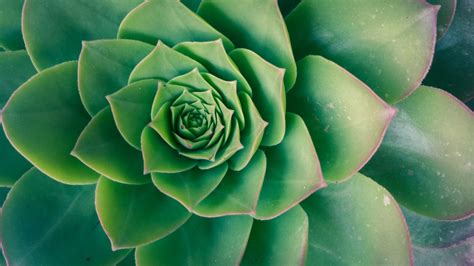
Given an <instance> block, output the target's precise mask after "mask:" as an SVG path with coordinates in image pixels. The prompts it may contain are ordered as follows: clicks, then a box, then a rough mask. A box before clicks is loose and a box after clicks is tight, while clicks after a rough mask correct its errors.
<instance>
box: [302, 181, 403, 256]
mask: <svg viewBox="0 0 474 266" xmlns="http://www.w3.org/2000/svg"><path fill="white" fill-rule="evenodd" d="M302 206H303V208H304V210H305V211H306V213H307V214H308V217H309V248H308V256H307V261H306V263H307V265H315V264H322V265H335V264H336V265H346V264H357V265H411V264H412V263H411V261H412V255H411V245H410V237H409V234H408V228H407V226H406V224H405V220H404V218H403V215H402V213H401V210H400V208H399V207H398V205H397V203H396V202H395V200H394V199H393V197H392V196H391V195H390V193H388V192H387V191H386V190H385V189H384V188H383V187H381V186H379V185H378V184H377V183H375V182H374V181H372V180H370V179H369V178H367V177H365V176H363V175H361V174H356V175H355V176H354V177H352V178H351V179H350V180H349V181H347V182H343V183H339V184H330V185H329V187H328V188H326V189H323V190H320V191H318V192H317V193H315V194H314V195H313V196H311V197H309V198H308V199H307V200H305V201H304V202H303V203H302Z"/></svg>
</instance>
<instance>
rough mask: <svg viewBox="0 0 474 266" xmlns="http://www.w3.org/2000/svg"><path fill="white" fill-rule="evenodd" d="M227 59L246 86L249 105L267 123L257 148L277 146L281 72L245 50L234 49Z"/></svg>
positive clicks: (282, 108)
mask: <svg viewBox="0 0 474 266" xmlns="http://www.w3.org/2000/svg"><path fill="white" fill-rule="evenodd" d="M230 57H231V58H232V59H233V60H234V62H235V63H236V64H237V66H238V67H239V69H240V72H241V73H242V74H243V75H244V77H245V78H246V79H247V80H248V82H249V83H250V86H251V87H252V90H253V97H252V98H253V102H254V103H255V105H256V106H257V109H258V111H259V113H260V114H261V116H262V118H263V119H264V120H265V121H267V122H268V126H267V128H266V129H265V132H264V133H263V139H262V143H261V144H262V145H264V146H273V145H277V144H278V143H280V142H281V140H282V139H283V136H284V135H285V112H286V92H285V84H284V80H283V79H284V74H285V70H284V69H282V68H278V67H275V66H274V65H272V64H270V63H268V62H267V61H265V60H264V59H263V58H261V57H260V56H259V55H257V54H256V53H254V52H252V51H250V50H247V49H235V50H234V51H232V52H231V53H230Z"/></svg>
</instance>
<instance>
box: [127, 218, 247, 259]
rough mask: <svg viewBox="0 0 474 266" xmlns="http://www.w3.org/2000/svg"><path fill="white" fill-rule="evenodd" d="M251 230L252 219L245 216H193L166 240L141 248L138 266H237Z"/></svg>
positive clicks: (138, 253)
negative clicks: (207, 217) (209, 217)
mask: <svg viewBox="0 0 474 266" xmlns="http://www.w3.org/2000/svg"><path fill="white" fill-rule="evenodd" d="M251 228H252V219H251V218H250V217H246V216H226V217H221V218H213V219H206V218H201V217H199V216H193V217H191V219H189V221H188V222H187V223H186V224H184V226H182V227H181V228H180V229H178V230H177V231H176V232H174V233H172V234H171V235H169V236H167V237H165V238H164V239H161V240H159V241H156V242H155V243H153V244H150V245H146V246H141V247H138V248H137V251H136V254H135V256H136V261H137V264H139V265H237V264H238V263H239V262H240V260H241V258H242V254H243V253H244V250H245V247H246V245H247V241H248V237H249V234H250V229H251ZM190 244H191V246H190Z"/></svg>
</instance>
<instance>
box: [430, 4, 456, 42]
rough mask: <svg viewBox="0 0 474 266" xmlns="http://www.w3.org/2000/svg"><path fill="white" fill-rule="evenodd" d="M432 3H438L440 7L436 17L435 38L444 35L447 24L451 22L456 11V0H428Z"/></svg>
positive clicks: (449, 24)
mask: <svg viewBox="0 0 474 266" xmlns="http://www.w3.org/2000/svg"><path fill="white" fill-rule="evenodd" d="M461 1H462V0H461ZM428 2H429V3H430V4H432V5H440V6H441V9H440V10H439V12H438V19H437V27H436V28H437V30H438V32H437V33H436V37H437V39H438V40H439V39H441V38H443V37H444V34H445V33H446V32H447V31H448V29H449V26H451V23H452V22H453V18H454V13H455V12H456V2H457V0H428Z"/></svg>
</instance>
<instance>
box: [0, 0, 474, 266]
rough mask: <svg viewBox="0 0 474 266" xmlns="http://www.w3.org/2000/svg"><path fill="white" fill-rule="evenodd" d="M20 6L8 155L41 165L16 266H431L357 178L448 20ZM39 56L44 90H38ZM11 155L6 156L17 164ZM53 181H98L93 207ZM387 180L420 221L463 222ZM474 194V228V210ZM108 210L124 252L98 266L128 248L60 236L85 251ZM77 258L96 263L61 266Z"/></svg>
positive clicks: (18, 202) (16, 213) (376, 9)
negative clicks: (27, 265)
mask: <svg viewBox="0 0 474 266" xmlns="http://www.w3.org/2000/svg"><path fill="white" fill-rule="evenodd" d="M9 1H16V0H0V15H2V14H4V12H3V11H4V10H5V8H8V9H11V11H12V12H11V13H9V14H13V15H14V14H20V13H22V14H21V15H22V17H21V19H20V18H13V17H10V16H8V17H6V19H4V18H3V16H2V17H1V18H0V46H2V47H3V49H4V50H8V49H14V48H15V47H19V48H21V47H26V48H25V49H26V51H17V52H3V50H0V72H1V71H3V70H6V72H5V73H6V74H5V73H0V77H2V80H0V85H2V86H3V84H7V86H6V90H4V91H2V93H1V94H0V96H2V97H1V98H2V99H0V100H6V99H7V98H9V100H8V103H6V105H5V108H4V110H2V126H3V128H4V131H5V135H6V137H7V138H6V139H5V141H2V147H4V146H6V145H3V144H4V143H5V144H8V143H7V141H9V142H11V146H12V147H14V148H15V149H16V150H18V151H19V152H20V153H21V155H23V156H24V157H25V158H26V159H27V160H28V161H29V162H31V164H32V165H34V166H35V167H36V168H37V169H35V170H31V172H29V173H28V174H26V175H25V176H23V177H21V178H20V181H18V182H17V183H16V185H14V186H13V188H12V190H11V192H10V193H11V195H13V196H12V197H9V198H8V199H7V201H6V204H5V207H4V210H6V211H5V213H7V214H8V217H7V216H5V217H2V224H1V226H0V228H1V230H2V231H3V232H2V235H3V236H6V238H4V239H3V245H4V247H6V248H5V256H6V260H7V261H8V263H9V264H12V265H16V264H22V263H23V262H31V264H35V265H83V264H94V265H95V264H100V262H103V261H106V262H112V263H116V262H117V260H118V259H120V258H122V257H124V256H125V255H126V254H127V253H129V255H128V256H127V259H126V260H125V261H124V262H123V263H126V262H130V261H134V262H135V263H136V264H140V265H161V264H165V265H168V264H169V265H228V264H231V265H235V264H243V265H255V264H259V265H265V264H269V265H275V264H276V265H304V264H305V263H307V261H306V260H308V261H309V263H310V264H312V263H313V262H314V261H316V262H318V261H326V262H334V263H336V264H337V263H344V264H351V263H355V264H357V263H362V262H364V261H365V262H372V263H374V264H410V263H411V261H412V257H411V246H410V241H409V240H410V237H409V235H408V233H407V232H406V228H405V224H404V218H403V216H402V214H401V213H400V212H399V208H398V205H397V203H396V202H395V200H394V198H393V197H391V195H390V194H389V192H388V191H386V190H384V189H383V188H382V187H380V186H379V185H378V184H377V183H375V182H373V181H370V180H369V179H368V178H366V177H364V176H362V175H359V174H356V175H355V176H354V174H355V173H357V172H358V171H359V170H360V169H361V168H362V167H363V166H364V165H365V164H366V163H367V161H368V160H369V159H370V158H371V157H372V155H373V154H374V153H375V152H376V150H377V149H378V147H379V145H380V143H381V142H382V139H383V137H384V135H385V132H386V130H387V128H388V130H389V131H390V130H393V129H391V128H390V127H389V124H390V123H391V121H392V118H393V117H394V116H395V115H396V111H395V109H394V108H392V107H391V106H390V105H388V104H387V103H385V102H384V100H387V101H389V102H396V101H399V100H400V99H401V98H403V97H405V96H406V95H407V94H408V93H410V92H411V91H412V90H413V89H414V88H415V87H416V86H418V83H419V81H420V79H421V78H420V77H422V76H424V75H425V72H426V68H427V65H429V62H430V61H431V57H432V48H433V46H434V39H435V38H434V34H435V31H436V28H435V24H434V23H431V22H433V21H434V18H435V15H436V11H437V9H436V8H434V7H432V6H430V5H428V4H425V3H424V2H423V1H418V0H406V1H389V0H380V1H377V3H375V2H373V1H372V0H357V1H355V0H347V1H340V0H335V1H327V0H302V1H299V0H295V1H288V2H285V1H277V0H258V1H257V0H202V1H200V0H185V1H178V0H150V1H144V2H141V1H140V0H133V1H125V2H123V1H117V0H105V1H99V0H91V1H82V0H68V1H61V2H57V1H55V0H25V1H24V2H25V4H24V7H23V12H20V6H21V5H18V3H17V4H8V5H3V2H6V3H7V2H8V3H10V2H9ZM20 2H22V1H20ZM140 2H141V3H140ZM300 2H301V3H300ZM280 7H282V9H284V10H283V11H280ZM282 13H283V14H285V15H287V17H286V19H284V18H283V16H282ZM71 18H74V19H71ZM341 18H342V19H341ZM341 20H342V22H343V23H341ZM20 21H21V22H22V23H23V25H20V24H19V23H20ZM37 22H40V23H37ZM369 22H371V23H369ZM7 24H8V25H12V28H8V29H3V28H2V25H7ZM287 25H288V29H287ZM40 29H41V30H40ZM18 32H22V35H21V36H20V35H18ZM10 33H15V34H10ZM23 39H24V40H25V41H24V42H23ZM13 44H15V45H13ZM63 44H64V45H63ZM414 51H416V54H415V52H414ZM13 53H14V56H12V55H13ZM313 54H317V55H313ZM293 55H295V56H296V57H297V59H298V60H299V59H300V58H301V60H299V62H296V60H295V58H294V56H293ZM318 55H319V56H318ZM321 55H322V56H325V57H327V58H329V59H330V60H333V61H334V62H333V61H330V60H328V59H326V58H324V57H322V56H321ZM29 56H31V61H32V62H33V63H34V65H35V66H36V68H37V69H38V70H39V73H38V74H36V75H35V76H33V77H32V78H31V79H29V80H27V79H28V77H30V76H31V75H32V74H33V72H34V69H33V67H32V65H31V63H30V58H29ZM5 58H6V59H8V60H3V59H5ZM65 60H77V61H71V62H63V61H65ZM339 65H341V66H342V67H341V66H339ZM12 66H13V67H12ZM21 66H26V67H24V68H22V67H21ZM343 67H344V68H347V69H348V70H349V71H350V73H349V72H348V71H347V70H345V69H344V68H343ZM20 68H21V70H19V69H20ZM12 69H13V71H12ZM9 73H14V74H9ZM3 77H4V78H3ZM3 79H5V80H6V82H3ZM25 80H26V81H25ZM364 82H366V83H367V84H368V85H366V84H365V83H364ZM22 83H24V84H23V85H21V84H22ZM20 85H21V86H20ZM17 86H20V87H19V89H17V90H16V91H15V92H14V93H12V92H13V90H14V89H15V87H17ZM369 86H371V88H369ZM372 89H374V90H375V92H376V93H378V95H377V94H376V93H374V91H372ZM10 94H11V96H10ZM416 95H417V94H414V96H416ZM383 99H384V100H383ZM409 99H410V98H409ZM412 99H413V98H412ZM414 99H415V100H416V99H417V98H414ZM287 102H288V105H287ZM435 102H436V101H433V99H428V103H426V104H427V105H430V104H433V103H435ZM440 102H443V101H440ZM415 103H417V101H415ZM415 103H412V105H413V106H415V107H417V106H418V104H415ZM1 104H2V105H3V102H1ZM407 104H408V105H410V106H411V104H410V101H409V100H406V101H403V102H402V103H401V104H400V106H401V107H403V106H405V105H407ZM415 107H413V108H415ZM420 110H421V112H422V113H425V111H424V109H420ZM420 117H424V116H423V115H420ZM471 118H472V116H469V115H466V116H465V119H464V120H465V121H468V120H469V121H471V120H470V119H471ZM464 120H463V121H464ZM395 121H398V120H395ZM469 121H468V122H469ZM430 128H431V127H428V128H423V130H429V129H430ZM396 129H397V133H400V134H401V135H403V134H405V133H406V132H404V131H403V130H405V129H406V128H401V129H399V128H398V127H397V128H396ZM398 131H400V132H398ZM462 132H468V131H462ZM405 135H406V134H405ZM408 135H409V136H411V135H410V134H408ZM446 135H449V136H454V134H446ZM457 135H458V136H462V135H460V134H459V133H458V134H457ZM465 135H467V134H465ZM389 136H393V133H391V135H390V134H389ZM443 136H444V135H443ZM390 140H391V139H390ZM391 141H392V140H391ZM464 142H466V141H464ZM464 142H463V143H464ZM466 143H467V142H466ZM388 144H390V143H388ZM6 147H7V148H8V150H7V152H4V151H3V150H1V151H0V155H2V156H3V155H4V154H6V155H8V156H9V158H10V155H11V154H13V153H14V152H13V150H12V149H11V148H10V147H9V146H6ZM383 147H387V143H384V144H382V148H383ZM433 147H435V146H433ZM467 149H469V148H467ZM382 151H386V152H389V153H390V152H391V150H390V149H388V150H384V149H382ZM434 154H436V153H434ZM463 154H464V153H463ZM466 154H467V153H466ZM379 156H383V157H384V155H383V154H382V155H379ZM376 157H377V156H376ZM392 157H393V156H392ZM392 157H389V158H392ZM420 157H421V156H420ZM19 158H20V156H19V155H17V156H11V160H9V161H8V162H10V161H11V162H12V165H17V166H19V169H17V170H16V171H7V172H6V174H4V172H2V167H3V165H4V164H0V184H5V185H12V184H13V183H14V182H15V180H16V179H17V178H18V176H19V174H18V173H19V172H20V171H21V170H22V169H24V167H27V166H28V163H27V162H26V161H24V160H23V161H20V160H19ZM395 158H397V159H398V157H396V156H395ZM320 159H321V164H320V161H319V160H320ZM399 161H401V162H395V163H394V164H396V165H403V163H406V162H407V161H409V160H408V159H406V158H400V160H399ZM443 162H446V160H444V161H443ZM467 163H468V161H466V164H467ZM369 166H370V164H369ZM377 166H378V165H377ZM451 166H452V164H451V163H447V164H442V167H443V171H451V172H454V171H453V170H452V167H451ZM38 170H39V171H41V172H43V173H44V174H40V172H38ZM422 173H428V174H429V173H430V172H429V171H424V172H422ZM463 173H464V172H463ZM381 174H382V173H381V171H380V170H379V169H378V167H376V168H374V169H372V171H371V177H373V178H377V180H382V179H381V178H382V177H381ZM45 175H47V176H49V177H51V178H53V179H55V180H56V181H59V182H62V183H67V184H69V185H84V184H91V183H97V184H95V185H94V184H93V185H89V186H87V187H86V186H84V189H86V188H87V189H86V190H87V191H86V192H87V193H83V191H85V190H83V189H82V186H81V187H77V186H66V185H64V184H61V183H59V182H56V181H51V180H49V181H47V182H45V181H43V179H45V178H47V177H46V176H45ZM323 175H324V179H323ZM40 177H41V178H40ZM416 177H417V178H418V177H419V175H417V176H416ZM436 180H437V179H436ZM453 180H456V179H453V178H449V180H446V181H443V182H440V183H442V184H449V182H451V181H453ZM463 180H466V179H463ZM41 182H44V184H45V186H46V188H48V189H49V190H50V191H51V194H49V193H48V192H47V191H45V189H44V188H43V187H42V186H41V184H40V183H41ZM326 182H327V183H329V184H327V183H326ZM381 182H382V181H381ZM469 182H470V181H465V183H467V184H463V185H464V187H466V188H470V187H472V185H470V184H472V183H469ZM339 183H341V184H339ZM384 183H386V184H388V188H389V190H390V191H391V192H393V193H394V195H395V198H396V199H397V200H400V201H401V202H403V203H405V204H406V205H407V207H409V208H410V209H413V210H416V211H419V210H422V211H423V212H425V213H430V214H432V216H433V217H445V216H444V215H441V216H440V212H441V211H442V210H440V209H437V208H433V209H432V210H431V211H432V213H431V212H428V211H426V207H424V206H420V204H417V202H418V201H419V200H420V197H418V198H417V197H415V196H414V197H413V198H406V197H407V196H406V195H410V194H406V193H404V192H403V191H399V190H400V189H398V188H400V187H403V186H396V182H393V183H394V184H395V185H392V182H388V181H385V180H384ZM424 185H425V186H423V187H424V188H425V187H426V188H427V189H431V190H432V191H437V190H433V188H434V187H433V184H430V183H426V182H425V183H424ZM94 186H95V193H91V192H93V191H94V190H93V188H94ZM326 187H328V188H326ZM72 188H76V190H77V189H79V190H78V191H79V192H81V193H79V194H77V195H75V194H74V193H72V194H71V193H69V192H71V191H72V192H74V191H73V190H74V189H72ZM323 188H324V189H325V191H321V192H319V191H318V190H320V189H323ZM394 188H395V189H394ZM453 188H454V189H455V188H457V187H456V186H453V185H449V186H447V189H448V190H449V189H453ZM71 189H72V190H71ZM91 189H92V190H91ZM68 191H69V192H68ZM78 191H76V192H78ZM317 191H318V192H317ZM463 191H464V190H463ZM38 192H39V193H38ZM315 192H316V195H312V194H313V193H315ZM461 194H462V195H457V196H456V198H455V199H459V200H462V202H464V203H465V204H462V205H460V206H458V207H456V208H455V209H456V213H458V212H459V213H463V212H470V211H472V208H470V206H468V205H469V204H467V203H469V202H473V201H472V200H470V199H467V198H468V196H466V195H465V194H466V193H461ZM82 198H87V200H84V201H83V200H82ZM435 198H436V197H429V198H428V199H429V200H426V198H423V197H421V199H424V200H425V202H432V200H433V199H435ZM51 200H56V201H58V202H54V203H51V204H48V203H47V202H49V201H51ZM92 202H94V203H95V212H96V213H97V217H98V219H99V221H98V222H95V225H94V229H93V231H94V232H95V233H97V234H98V235H100V236H101V237H97V238H98V239H101V240H104V239H105V240H106V239H107V238H108V240H110V244H111V249H112V250H114V251H115V250H118V249H121V250H119V251H115V252H98V251H101V250H102V248H104V247H105V248H109V247H108V245H104V244H106V243H102V242H103V241H101V243H100V244H101V246H100V250H98V251H96V250H94V252H91V247H86V248H81V245H85V244H84V243H85V242H87V241H84V239H89V238H81V239H82V241H74V240H73V239H71V241H68V243H67V244H65V243H63V241H62V240H61V239H60V237H58V236H60V235H61V234H65V235H68V236H71V237H77V233H73V234H69V233H68V232H63V231H62V230H63V228H66V229H67V230H70V229H69V228H70V227H72V226H77V224H81V221H82V219H84V216H85V215H84V214H87V216H88V217H95V216H91V215H90V211H92V213H93V214H94V208H91V206H92V205H90V203H92ZM414 202H415V203H414ZM26 203H28V204H26ZM82 203H84V204H85V203H87V204H86V205H87V206H85V205H84V206H83V205H82ZM300 203H301V206H300ZM443 204H446V205H443ZM443 204H440V205H439V206H449V205H450V204H452V202H451V201H445V202H444V203H443ZM26 205H28V206H29V208H34V209H35V212H31V214H34V215H33V216H35V217H43V218H42V219H41V220H42V221H41V223H38V224H36V225H35V226H29V222H30V221H25V220H24V219H23V220H21V219H19V218H21V217H27V218H28V217H33V216H31V215H30V213H29V212H28V210H27V209H25V206H26ZM67 206H70V208H69V207H67ZM365 206H372V207H374V208H365ZM364 208H365V209H364ZM441 209H443V208H441ZM453 209H454V208H453ZM86 210H87V211H86ZM62 212H64V213H65V214H64V216H61V215H60V214H61V213H62ZM50 214H52V215H50ZM380 214H382V215H383V216H384V217H383V219H379V217H378V215H380ZM44 217H47V218H44ZM449 217H451V216H449ZM76 219H77V220H76ZM88 221H89V222H88V223H83V226H81V227H80V229H81V232H83V231H82V230H91V229H90V228H89V227H91V226H90V224H91V223H90V222H91V221H92V220H90V219H89V220H88ZM380 221H390V224H391V226H390V227H387V226H385V225H384V224H382V223H380ZM63 224H64V225H63ZM63 226H65V227H63ZM78 228H79V227H78ZM97 229H100V230H97ZM102 229H103V230H102ZM22 232H28V234H24V233H22ZM45 232H46V233H45ZM48 232H52V233H51V234H52V235H49V233H48ZM103 232H105V234H103ZM30 233H31V236H30ZM51 236H54V237H51ZM94 236H95V235H94ZM53 240H54V241H53ZM64 240H69V238H65V239H64ZM53 242H54V243H53ZM56 242H57V243H56ZM31 243H33V246H32V244H31ZM373 243H385V244H386V245H385V246H386V247H385V248H383V247H380V245H372V244H373ZM58 244H60V245H62V246H64V247H67V248H65V249H64V250H65V251H67V252H68V253H67V254H69V253H71V252H72V251H73V250H75V249H77V250H81V252H80V253H77V254H79V255H80V256H79V255H77V256H76V255H74V256H73V255H71V256H69V257H71V258H72V261H65V256H59V257H58V258H56V257H54V256H53V255H54V254H53V253H52V252H50V251H51V249H50V247H52V246H55V245H58ZM74 245H77V246H74ZM31 246H32V247H31ZM354 246H357V247H354ZM341 247H342V248H341ZM30 248H32V250H30ZM132 249H135V250H132ZM348 249H351V250H350V251H348ZM40 251H45V252H48V254H44V253H43V252H40ZM49 253H51V254H49ZM99 253H100V254H99ZM341 253H345V254H341ZM74 254H76V253H74ZM83 254H84V255H85V257H83ZM88 254H91V255H88ZM130 258H131V259H130Z"/></svg>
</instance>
